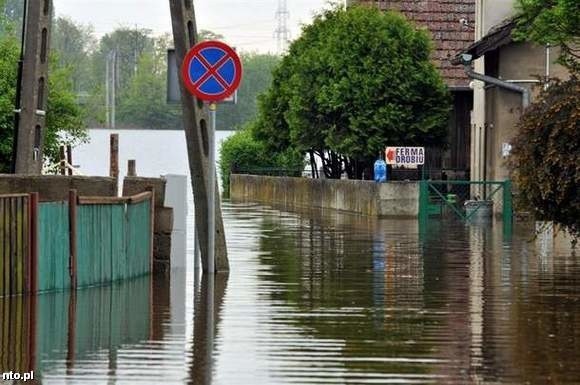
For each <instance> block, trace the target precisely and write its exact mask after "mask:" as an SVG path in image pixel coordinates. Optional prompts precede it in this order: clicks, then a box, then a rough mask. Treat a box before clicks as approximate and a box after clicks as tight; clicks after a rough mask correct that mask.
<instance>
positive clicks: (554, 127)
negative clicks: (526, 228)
mask: <svg viewBox="0 0 580 385" xmlns="http://www.w3.org/2000/svg"><path fill="white" fill-rule="evenodd" d="M579 137H580V80H579V79H578V77H577V76H573V77H572V79H571V80H569V81H566V82H563V83H558V84H555V85H553V86H551V87H550V88H548V90H547V91H544V93H543V94H542V95H541V97H540V99H539V100H538V101H537V102H536V103H534V104H533V105H532V106H530V108H529V109H528V110H527V111H526V113H525V115H524V116H523V117H522V120H521V122H520V123H519V132H518V135H517V137H516V139H515V145H514V152H513V157H512V160H511V167H512V169H513V170H514V177H515V181H516V185H517V188H518V197H519V202H520V204H521V205H522V206H523V207H525V208H527V209H529V210H531V211H532V212H533V213H534V214H535V215H536V217H537V218H538V219H540V220H548V221H554V222H557V223H559V224H561V225H563V226H565V227H566V228H567V229H568V230H570V232H571V233H572V234H573V235H575V236H576V237H578V236H579V235H580V194H578V186H579V185H580V152H579V151H578V144H579V142H578V138H579Z"/></svg>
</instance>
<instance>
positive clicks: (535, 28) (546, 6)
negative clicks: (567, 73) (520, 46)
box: [515, 0, 580, 67]
mask: <svg viewBox="0 0 580 385" xmlns="http://www.w3.org/2000/svg"><path fill="white" fill-rule="evenodd" d="M518 10H519V18H518V29H517V30H516V34H515V36H516V38H517V39H519V40H528V41H534V42H536V43H539V44H544V45H545V44H551V45H557V46H560V47H561V48H562V60H561V61H562V63H563V64H565V65H567V66H569V67H578V66H579V65H580V63H579V59H580V46H579V45H578V44H579V43H580V1H578V0H518Z"/></svg>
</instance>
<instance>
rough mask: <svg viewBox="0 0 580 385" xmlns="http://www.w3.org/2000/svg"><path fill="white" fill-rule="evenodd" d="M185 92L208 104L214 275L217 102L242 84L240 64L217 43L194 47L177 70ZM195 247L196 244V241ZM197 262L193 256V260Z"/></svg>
mask: <svg viewBox="0 0 580 385" xmlns="http://www.w3.org/2000/svg"><path fill="white" fill-rule="evenodd" d="M181 78H182V80H183V83H184V85H185V88H186V89H187V90H188V91H189V92H190V93H191V94H192V95H194V96H196V97H197V98H198V99H200V100H203V101H205V102H208V103H209V110H210V128H209V130H208V133H207V142H208V143H207V144H208V170H207V171H208V186H207V204H208V210H207V215H208V218H207V223H208V253H207V254H208V255H207V258H208V260H207V266H208V273H210V274H215V273H216V269H215V208H216V199H219V197H216V159H215V158H216V156H215V130H216V114H217V102H220V101H223V100H225V99H227V98H228V97H230V96H232V95H233V94H234V93H235V92H236V90H237V89H238V87H239V86H240V83H241V81H242V62H241V60H240V58H239V56H238V54H237V53H236V51H235V50H234V49H233V48H232V47H230V46H228V45H227V44H224V43H222V42H219V41H205V42H202V43H199V44H197V45H195V46H194V47H193V48H192V49H191V50H190V51H189V52H188V53H187V55H186V56H185V59H184V60H183V64H182V66H181ZM196 243H197V241H196ZM195 258H197V256H195Z"/></svg>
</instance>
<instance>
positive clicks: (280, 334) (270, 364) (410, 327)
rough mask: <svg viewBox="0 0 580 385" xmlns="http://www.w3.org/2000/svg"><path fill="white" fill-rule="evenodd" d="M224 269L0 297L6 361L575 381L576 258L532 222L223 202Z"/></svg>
mask: <svg viewBox="0 0 580 385" xmlns="http://www.w3.org/2000/svg"><path fill="white" fill-rule="evenodd" d="M224 215H225V226H226V231H227V234H228V244H229V248H230V258H231V266H232V272H231V274H230V276H229V277H227V276H226V277H223V276H218V277H216V278H215V280H214V281H213V282H210V281H209V280H208V278H207V277H204V278H201V277H200V275H199V274H195V273H193V272H190V273H188V274H187V275H184V274H177V275H176V274H173V275H172V277H171V280H167V279H159V278H155V280H154V282H152V281H151V280H150V279H149V278H144V279H139V280H135V281H130V282H126V283H123V284H117V285H114V286H112V287H105V288H93V289H88V290H83V291H79V292H78V293H76V294H70V293H55V294H50V295H43V296H39V297H37V298H7V299H0V365H1V369H2V370H3V371H9V370H13V371H16V370H17V371H23V372H24V371H28V370H32V369H34V370H35V373H36V375H37V376H36V379H37V380H38V382H42V383H43V384H61V383H69V384H86V383H110V384H134V383H144V384H158V383H160V382H161V383H164V384H201V385H206V384H264V385H270V384H291V383H293V384H296V383H299V384H315V383H318V384H320V383H324V384H331V383H341V384H342V383H356V384H364V383H381V384H382V383H440V384H479V383H498V384H500V383H505V384H513V383H538V384H549V383H558V384H574V383H578V378H580V366H578V352H577V349H578V346H580V260H579V259H578V257H577V256H576V255H575V254H574V253H573V252H570V251H569V250H568V251H565V250H564V251H563V250H559V249H557V248H554V249H553V251H551V252H545V248H544V249H542V248H541V247H542V245H538V244H537V242H535V241H534V240H533V238H532V237H531V235H530V234H532V230H533V227H525V226H521V225H518V226H515V227H514V232H513V234H512V235H511V238H510V237H507V238H506V234H505V233H504V231H503V230H504V229H503V228H502V226H497V225H496V224H493V225H488V226H466V225H464V224H461V223H457V222H432V223H429V224H428V227H427V228H422V229H421V231H420V229H419V227H418V224H417V221H413V220H409V221H391V220H375V219H371V218H364V217H357V216H352V215H348V214H340V213H336V212H325V211H306V212H294V213H289V212H284V211H278V210H274V209H271V208H268V207H263V206H257V205H250V204H235V205H234V204H226V205H225V206H224Z"/></svg>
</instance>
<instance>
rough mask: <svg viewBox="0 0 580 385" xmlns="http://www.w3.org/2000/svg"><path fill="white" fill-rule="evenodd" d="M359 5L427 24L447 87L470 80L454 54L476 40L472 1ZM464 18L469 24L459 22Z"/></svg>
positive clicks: (393, 0) (364, 0) (397, 0)
mask: <svg viewBox="0 0 580 385" xmlns="http://www.w3.org/2000/svg"><path fill="white" fill-rule="evenodd" d="M358 2H359V3H361V4H365V5H371V6H375V7H379V8H380V9H383V10H386V9H390V10H396V11H400V12H401V13H403V14H404V15H405V16H406V17H407V18H408V19H409V20H411V21H413V22H415V23H416V24H417V25H420V26H423V27H426V28H427V29H428V30H429V31H430V32H431V36H432V38H433V41H434V42H435V51H434V52H433V60H434V62H435V64H436V66H437V67H438V68H439V70H440V71H441V74H442V75H443V77H444V78H445V81H446V83H447V85H448V86H450V87H466V86H468V84H469V79H468V78H467V76H466V75H465V72H464V71H463V67H462V66H454V65H453V64H451V60H452V59H453V58H454V57H455V55H456V54H457V53H458V52H459V51H461V50H463V49H464V48H465V47H467V46H469V45H470V44H472V43H473V41H474V40H475V32H474V26H475V0H379V1H376V0H375V1H371V0H359V1H358ZM461 19H465V20H467V23H468V25H469V26H465V25H462V24H461Z"/></svg>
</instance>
